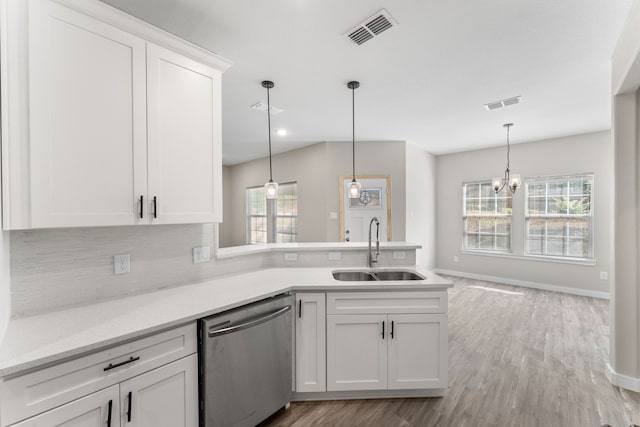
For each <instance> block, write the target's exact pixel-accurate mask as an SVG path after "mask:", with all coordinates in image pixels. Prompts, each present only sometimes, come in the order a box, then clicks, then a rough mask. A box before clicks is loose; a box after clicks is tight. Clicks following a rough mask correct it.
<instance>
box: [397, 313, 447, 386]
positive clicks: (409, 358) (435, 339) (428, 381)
mask: <svg viewBox="0 0 640 427" xmlns="http://www.w3.org/2000/svg"><path fill="white" fill-rule="evenodd" d="M391 322H393V323H391ZM446 322H447V320H446V315H443V314H393V315H389V323H390V328H392V330H393V338H391V337H389V338H390V339H389V389H420V388H434V387H446V383H447V354H446V349H447V343H446V339H447V323H446ZM390 333H391V329H390Z"/></svg>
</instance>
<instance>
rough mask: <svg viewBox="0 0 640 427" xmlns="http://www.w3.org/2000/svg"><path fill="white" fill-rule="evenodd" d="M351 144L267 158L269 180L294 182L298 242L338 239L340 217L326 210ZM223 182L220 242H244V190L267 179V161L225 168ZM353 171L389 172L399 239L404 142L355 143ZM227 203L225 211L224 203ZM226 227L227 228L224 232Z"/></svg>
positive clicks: (336, 204) (346, 168)
mask: <svg viewBox="0 0 640 427" xmlns="http://www.w3.org/2000/svg"><path fill="white" fill-rule="evenodd" d="M351 168H352V167H351V144H350V143H347V142H322V143H318V144H314V145H311V146H308V147H304V148H300V149H297V150H293V151H289V152H286V153H282V154H277V155H275V156H273V179H274V180H275V181H278V182H289V181H296V182H297V183H298V241H299V242H323V241H333V242H335V241H338V240H339V239H340V221H339V219H331V218H330V216H329V213H330V212H339V211H340V197H339V192H338V191H339V177H340V176H343V175H350V174H351ZM228 169H229V173H228V174H225V177H227V176H228V177H229V181H230V182H229V186H227V184H226V183H225V188H224V191H225V194H224V204H225V214H224V219H223V223H222V224H221V225H220V235H221V236H223V235H224V236H225V238H224V239H222V240H221V242H220V246H221V247H227V246H238V245H244V243H245V233H246V231H245V222H244V221H245V212H246V210H245V209H246V208H245V189H246V188H247V187H253V186H258V185H264V183H265V182H266V181H267V180H268V178H269V159H268V158H263V159H258V160H254V161H251V162H247V163H242V164H239V165H234V166H230V167H228ZM356 174H357V175H373V174H375V175H391V203H392V206H391V210H392V214H391V216H392V229H393V240H394V241H403V240H405V144H404V142H369V141H367V142H356ZM227 206H229V207H230V213H229V214H227V210H226V207H227ZM230 230H231V231H230Z"/></svg>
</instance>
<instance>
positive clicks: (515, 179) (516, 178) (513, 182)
mask: <svg viewBox="0 0 640 427" xmlns="http://www.w3.org/2000/svg"><path fill="white" fill-rule="evenodd" d="M521 185H522V181H521V180H520V174H517V173H514V174H513V175H511V178H510V179H509V188H510V189H511V192H512V193H515V192H516V189H517V188H518V187H520V186H521Z"/></svg>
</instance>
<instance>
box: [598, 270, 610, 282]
mask: <svg viewBox="0 0 640 427" xmlns="http://www.w3.org/2000/svg"><path fill="white" fill-rule="evenodd" d="M600 280H609V273H607V272H606V271H601V272H600Z"/></svg>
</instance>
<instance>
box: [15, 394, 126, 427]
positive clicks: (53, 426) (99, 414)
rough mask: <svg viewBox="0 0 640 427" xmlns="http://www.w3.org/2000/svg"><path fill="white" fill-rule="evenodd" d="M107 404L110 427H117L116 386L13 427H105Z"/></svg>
mask: <svg viewBox="0 0 640 427" xmlns="http://www.w3.org/2000/svg"><path fill="white" fill-rule="evenodd" d="M109 402H111V427H119V426H120V416H119V414H120V406H119V392H118V386H117V385H114V386H111V387H109V388H106V389H104V390H100V391H98V392H95V393H92V394H90V395H89V396H86V397H83V398H81V399H78V400H74V401H73V402H71V403H68V404H66V405H62V406H59V407H57V408H55V409H52V410H50V411H48V412H45V413H44V414H41V415H38V416H35V417H33V418H29V419H28V420H26V421H23V422H20V423H17V424H14V427H105V426H107V420H108V418H109Z"/></svg>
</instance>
